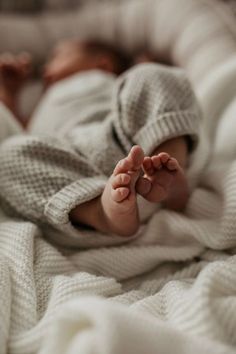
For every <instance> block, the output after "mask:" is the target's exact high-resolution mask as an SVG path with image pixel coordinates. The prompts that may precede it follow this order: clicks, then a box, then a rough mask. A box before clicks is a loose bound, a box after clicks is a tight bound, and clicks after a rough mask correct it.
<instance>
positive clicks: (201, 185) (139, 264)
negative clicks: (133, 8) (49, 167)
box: [0, 0, 236, 354]
mask: <svg viewBox="0 0 236 354" xmlns="http://www.w3.org/2000/svg"><path fill="white" fill-rule="evenodd" d="M171 1H172V0H171ZM181 1H182V0H181ZM188 1H189V0H188ZM156 3H158V4H161V3H162V6H164V5H163V4H165V6H167V4H170V2H168V1H165V2H158V1H157V2H156ZM188 3H190V1H189V2H188ZM191 3H193V2H191ZM199 3H200V4H205V5H204V6H206V7H207V6H208V5H207V4H209V2H205V1H198V4H199ZM210 3H211V2H210ZM145 4H146V2H145ZM140 6H141V5H140ZM158 6H160V5H158ZM169 6H170V5H169ZM189 6H190V5H189ZM198 6H199V5H198ZM202 6H203V5H202ZM115 10H116V8H115V7H114V8H113V11H114V13H115ZM204 10H206V8H205V7H204ZM172 11H173V10H172ZM114 13H113V12H112V11H111V14H113V16H115V14H114ZM137 13H138V12H137ZM92 16H94V14H92ZM110 16H111V15H110ZM220 19H221V17H220V18H218V20H215V23H218V25H219V27H218V28H220V29H219V31H223V28H225V27H224V26H223V24H224V22H222V20H220ZM113 23H115V21H113ZM222 23H223V24H222ZM214 28H215V27H214ZM227 28H228V27H227ZM221 33H222V37H221V38H224V40H223V42H220V41H219V39H218V40H217V41H218V42H217V45H218V47H217V51H218V50H223V49H222V48H226V43H227V48H228V49H225V50H226V51H227V50H228V55H227V56H225V59H224V58H223V56H222V57H221V58H219V57H218V60H216V61H215V65H211V60H210V59H209V58H211V56H212V55H213V54H214V50H213V49H212V50H211V48H213V44H212V47H208V52H207V50H206V51H205V49H204V50H203V51H200V52H199V55H200V54H201V55H200V57H201V58H204V60H205V64H206V67H208V68H210V69H211V70H210V69H209V70H208V71H207V72H206V69H205V66H204V65H203V64H201V62H200V63H199V62H198V64H199V65H197V64H196V62H195V61H194V60H193V57H191V58H190V57H189V61H188V60H184V52H185V51H183V47H182V50H180V49H181V46H180V42H181V41H179V42H178V43H179V46H178V48H179V51H178V50H177V49H178V48H175V51H174V53H175V55H174V58H175V59H176V58H179V60H180V63H181V66H183V67H185V65H186V68H187V70H188V72H189V75H190V77H191V79H192V82H193V84H194V86H195V88H196V92H197V94H198V97H199V99H200V102H201V104H202V107H203V110H204V113H205V117H206V121H205V125H204V128H205V129H206V130H207V132H208V133H209V139H211V140H210V141H211V144H212V145H211V147H212V148H211V155H209V157H208V163H207V165H206V168H205V170H204V173H203V174H202V176H201V178H200V180H199V181H198V185H197V186H196V188H195V190H194V192H193V194H192V196H191V199H190V201H189V204H188V207H187V209H186V212H185V213H184V214H180V213H176V212H173V211H167V210H161V211H158V213H156V214H154V215H153V217H152V218H151V219H150V220H149V221H148V223H147V224H146V225H145V226H143V228H142V229H141V230H140V236H139V237H138V238H137V239H135V240H133V241H132V242H130V243H128V244H124V245H121V246H119V247H100V248H94V249H83V250H81V249H68V248H65V247H61V246H58V245H56V244H53V243H49V242H48V241H47V239H48V234H47V231H46V230H42V229H39V228H38V227H37V226H36V225H35V224H33V223H31V222H29V221H25V220H21V219H12V218H9V217H8V216H6V215H4V214H3V212H1V213H0V316H1V322H0V353H1V354H5V353H14V354H29V353H40V354H52V353H58V354H62V353H63V354H65V353H67V354H77V353H82V354H89V353H101V354H121V353H122V354H131V353H137V354H146V353H148V354H152V353H153V354H154V353H177V354H180V353H186V354H198V353H199V352H201V353H207V354H208V353H214V354H218V353H222V354H223V353H229V354H231V353H232V354H233V353H235V350H236V332H235V326H236V256H235V250H236V221H235V215H236V139H235V134H234V132H235V130H236V120H235V116H236V98H235V92H236V60H235V52H234V46H235V38H234V37H233V34H232V33H233V32H232V31H231V30H229V28H228V30H226V29H225V30H224V31H223V32H221ZM167 37H168V36H167ZM219 37H220V36H219ZM219 37H218V38H219ZM185 38H186V37H185ZM189 38H190V37H189ZM165 43H167V41H166V42H165ZM212 43H213V40H212ZM221 44H222V47H221ZM207 53H208V54H207ZM230 53H231V54H230ZM180 54H181V55H180ZM185 54H186V52H185ZM200 57H199V56H197V58H198V59H196V60H197V61H198V60H199V58H200ZM190 59H191V60H190ZM223 59H224V60H223ZM176 60H177V59H176ZM195 68H196V71H195ZM196 72H197V73H198V75H197V74H195V73H196ZM200 74H201V75H200ZM199 78H201V80H200V79H199ZM0 119H1V139H2V140H3V139H4V138H7V137H8V136H9V135H11V134H16V133H19V134H21V131H20V128H19V127H17V126H16V124H14V121H13V120H12V117H11V115H10V114H9V112H7V111H6V110H5V109H4V108H3V107H2V106H0ZM218 121H219V124H218V125H217V122H218ZM3 128H4V130H3ZM205 151H206V150H205V148H204V147H202V150H201V151H199V152H198V153H199V154H200V155H201V154H204V153H205ZM1 168H4V166H1ZM65 237H66V235H65Z"/></svg>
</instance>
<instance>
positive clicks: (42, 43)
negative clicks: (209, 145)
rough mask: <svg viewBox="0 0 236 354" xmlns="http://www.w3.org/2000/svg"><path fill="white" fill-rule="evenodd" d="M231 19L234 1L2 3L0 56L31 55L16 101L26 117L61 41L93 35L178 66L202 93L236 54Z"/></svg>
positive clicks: (51, 0)
mask: <svg viewBox="0 0 236 354" xmlns="http://www.w3.org/2000/svg"><path fill="white" fill-rule="evenodd" d="M215 5H216V6H215ZM222 6H223V7H222ZM235 16H236V0H0V54H1V53H5V52H8V53H9V52H10V53H13V54H18V53H19V52H20V51H26V52H29V53H30V54H31V55H32V58H33V74H34V75H33V76H32V79H31V81H30V82H29V83H28V85H27V86H26V87H25V89H24V90H23V91H22V97H21V100H20V106H21V111H22V116H24V117H26V119H27V117H29V116H30V114H31V113H32V112H33V110H34V108H35V106H36V104H37V102H38V100H39V98H40V96H41V93H42V85H41V82H40V80H39V78H40V74H41V69H42V65H43V64H44V63H45V60H46V59H47V57H48V55H49V53H50V51H51V49H52V47H53V46H54V45H55V44H56V43H58V42H60V41H61V40H64V39H68V38H78V39H82V40H84V39H85V40H86V39H90V38H91V37H92V38H93V39H94V37H95V38H98V39H100V40H102V41H104V42H108V43H112V44H115V45H117V46H119V47H121V48H122V49H123V50H124V51H127V52H128V53H129V54H130V53H131V54H132V53H134V52H135V51H137V50H138V49H140V48H148V50H151V51H153V52H154V54H155V57H156V58H157V60H158V61H160V62H164V63H169V62H170V63H172V64H173V65H178V66H182V67H183V68H184V69H185V70H186V71H187V73H188V75H189V77H190V79H191V81H192V83H193V86H194V88H196V91H200V86H199V84H200V83H201V81H202V80H203V79H204V77H205V76H206V74H208V73H209V71H211V70H213V68H214V66H216V65H219V63H221V62H223V61H224V60H225V59H226V58H227V57H228V58H229V57H230V56H231V55H235V51H236V21H235V18H236V17H235ZM193 52H195V55H194V56H193V55H192V56H191V55H190V54H192V53H193ZM198 53H199V55H198Z"/></svg>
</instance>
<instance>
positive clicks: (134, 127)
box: [0, 64, 201, 245]
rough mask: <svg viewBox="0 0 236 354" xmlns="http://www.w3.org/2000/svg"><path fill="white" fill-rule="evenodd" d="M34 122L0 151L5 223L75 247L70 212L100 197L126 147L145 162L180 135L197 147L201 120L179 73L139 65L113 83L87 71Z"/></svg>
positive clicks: (63, 89)
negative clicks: (17, 221)
mask: <svg viewBox="0 0 236 354" xmlns="http://www.w3.org/2000/svg"><path fill="white" fill-rule="evenodd" d="M81 80H82V81H81ZM71 83H73V85H72V86H73V90H74V91H73V90H72V91H73V94H72V95H70V97H69V96H68V91H67V89H66V87H69V86H70V85H71ZM79 83H80V85H79ZM81 83H82V84H81ZM83 83H86V85H87V86H86V85H85V84H84V86H83ZM63 85H64V86H63ZM68 85H69V86H68ZM83 87H84V89H83ZM55 92H57V94H55ZM59 96H60V99H59V100H58V99H56V97H57V98H58V97H59ZM49 103H50V104H49ZM49 106H50V109H49ZM45 107H47V109H46V110H45ZM42 117H43V118H42ZM36 118H37V119H33V125H34V126H33V127H32V131H33V132H34V134H35V135H34V136H18V137H13V138H10V139H8V140H7V141H5V142H4V143H3V144H2V145H1V147H0V166H1V169H0V201H1V205H2V207H3V208H4V210H5V211H6V212H7V213H8V214H10V215H11V216H18V217H23V218H24V219H26V220H30V221H33V222H36V223H38V224H40V225H41V226H42V227H46V228H47V229H54V230H56V231H57V234H58V231H59V233H60V232H62V233H64V234H65V233H67V235H72V236H71V238H72V239H74V240H75V239H77V241H78V240H79V239H80V238H78V234H77V235H76V233H77V230H75V228H74V227H73V226H72V225H71V223H70V221H69V213H70V211H71V210H72V209H73V208H74V207H75V206H77V205H79V204H81V203H84V202H86V201H89V200H91V199H93V198H95V197H97V196H98V195H100V194H101V193H102V191H103V189H104V186H105V184H106V182H107V180H108V177H109V176H110V175H111V174H112V172H113V169H114V167H115V165H116V163H117V162H118V161H119V160H120V159H122V158H124V157H125V156H127V154H128V152H129V150H130V148H131V147H132V145H134V144H138V145H140V146H141V147H142V148H143V150H144V152H145V154H146V155H149V154H151V153H152V151H153V150H154V149H155V148H156V147H157V146H158V145H160V144H161V143H163V142H164V141H166V140H168V139H171V138H173V137H178V136H183V135H186V136H189V137H190V139H191V141H192V142H193V144H192V145H193V146H196V142H197V140H198V130H199V123H200V120H201V114H200V110H199V107H198V104H197V102H196V98H195V95H194V93H193V91H192V89H191V86H190V83H189V81H188V80H187V78H186V76H185V74H184V72H183V71H182V70H180V69H176V68H169V67H166V66H162V65H158V64H141V65H138V66H136V67H134V68H132V69H130V70H129V71H127V72H126V73H124V74H123V75H121V76H120V77H119V78H118V79H116V78H114V77H113V76H111V75H110V74H107V73H103V72H101V71H91V72H87V73H86V72H85V73H83V74H77V75H75V76H74V77H72V78H69V79H66V80H64V82H61V83H59V84H58V85H55V87H52V89H51V91H50V92H49V93H48V95H47V96H46V98H45V99H44V100H43V102H42V104H41V107H40V108H39V109H38V112H36ZM39 118H40V119H39ZM52 122H53V123H52ZM37 127H38V128H37ZM50 127H51V128H50ZM36 133H37V135H36ZM57 237H58V236H55V239H57ZM69 239H70V237H69V236H68V237H67V241H65V242H69V241H68V240H69ZM63 243H64V242H63ZM69 243H70V244H74V242H73V241H72V242H69ZM75 243H76V242H75ZM77 243H78V244H79V245H83V241H81V240H80V241H78V242H77ZM77 243H76V244H77ZM86 244H88V242H87V243H86ZM91 244H93V245H94V243H93V242H92V241H91Z"/></svg>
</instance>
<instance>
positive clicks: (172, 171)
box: [136, 152, 189, 210]
mask: <svg viewBox="0 0 236 354" xmlns="http://www.w3.org/2000/svg"><path fill="white" fill-rule="evenodd" d="M143 170H144V176H143V177H140V178H139V180H138V182H137V184H136V190H137V192H138V193H139V194H140V195H142V196H143V197H144V198H145V199H147V200H148V201H150V202H154V203H159V202H163V204H164V205H165V206H166V207H168V208H170V209H174V210H179V209H182V208H183V207H184V206H185V204H186V202H187V200H188V196H189V193H188V185H187V180H186V177H185V173H184V171H183V169H182V168H181V167H180V165H179V163H178V161H177V160H176V159H175V158H172V157H170V155H169V154H167V153H165V152H162V153H159V154H158V155H154V156H152V157H145V158H144V161H143Z"/></svg>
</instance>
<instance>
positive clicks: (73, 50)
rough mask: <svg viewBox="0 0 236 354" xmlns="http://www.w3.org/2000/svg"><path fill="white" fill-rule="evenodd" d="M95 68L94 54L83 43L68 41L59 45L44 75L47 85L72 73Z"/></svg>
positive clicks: (46, 66) (54, 50) (47, 64)
mask: <svg viewBox="0 0 236 354" xmlns="http://www.w3.org/2000/svg"><path fill="white" fill-rule="evenodd" d="M94 68H95V64H94V61H93V58H92V56H91V55H90V54H89V53H87V52H86V50H85V49H84V47H83V45H82V44H79V43H78V42H75V41H67V42H63V43H60V44H59V45H57V46H56V47H55V48H54V49H53V51H52V54H51V56H50V58H49V60H48V62H47V63H46V65H45V67H44V72H43V77H44V80H45V83H46V85H51V84H53V83H55V82H57V81H59V80H62V79H64V78H66V77H68V76H70V75H72V74H75V73H77V72H80V71H84V70H91V69H94Z"/></svg>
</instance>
